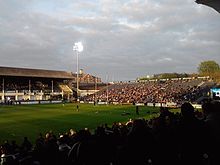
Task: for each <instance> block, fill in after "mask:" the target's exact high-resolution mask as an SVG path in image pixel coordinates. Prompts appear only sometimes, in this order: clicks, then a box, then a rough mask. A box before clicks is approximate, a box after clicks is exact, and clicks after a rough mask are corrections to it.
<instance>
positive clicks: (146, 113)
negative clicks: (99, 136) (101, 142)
mask: <svg viewBox="0 0 220 165" xmlns="http://www.w3.org/2000/svg"><path fill="white" fill-rule="evenodd" d="M158 112H159V109H158V108H153V107H145V106H143V107H140V108H139V113H140V114H139V115H136V112H135V106H133V105H96V106H94V105H93V104H79V111H77V109H76V104H72V103H68V104H65V105H63V104H44V105H11V106H6V105H4V106H3V105H2V106H0V144H2V143H3V141H4V140H6V139H7V140H9V141H11V140H16V141H17V143H20V142H21V141H22V140H23V137H24V136H27V137H28V138H29V139H30V140H31V141H32V142H34V141H35V139H36V138H37V136H38V135H39V133H42V134H45V133H46V132H48V131H53V132H54V133H55V134H56V135H58V134H59V133H64V132H66V131H68V130H69V129H70V128H72V129H74V130H76V131H77V130H79V129H83V128H89V129H90V130H91V131H92V130H94V128H96V127H97V126H98V125H101V124H105V123H107V124H109V125H111V124H112V123H113V122H126V121H128V120H129V119H130V118H131V119H135V118H151V117H153V116H155V115H158ZM125 113H129V114H128V115H123V114H125Z"/></svg>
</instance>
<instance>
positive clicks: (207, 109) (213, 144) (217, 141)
mask: <svg viewBox="0 0 220 165" xmlns="http://www.w3.org/2000/svg"><path fill="white" fill-rule="evenodd" d="M202 109H203V112H204V114H205V123H206V126H207V128H208V131H209V132H208V134H209V139H207V140H206V141H207V142H208V146H209V148H208V156H209V158H210V161H211V162H210V164H211V165H219V164H220V153H219V151H218V150H219V148H220V111H219V110H220V102H218V101H213V102H207V103H204V104H203V105H202Z"/></svg>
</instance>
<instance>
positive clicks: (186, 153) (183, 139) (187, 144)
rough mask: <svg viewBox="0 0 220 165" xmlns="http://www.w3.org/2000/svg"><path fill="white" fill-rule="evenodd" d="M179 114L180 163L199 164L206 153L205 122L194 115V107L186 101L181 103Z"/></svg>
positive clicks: (202, 161)
mask: <svg viewBox="0 0 220 165" xmlns="http://www.w3.org/2000/svg"><path fill="white" fill-rule="evenodd" d="M181 114H182V118H181V120H180V124H179V127H178V129H177V131H178V134H177V135H178V136H179V137H178V139H179V156H180V160H181V163H182V164H183V165H185V164H200V165H201V164H203V163H204V157H203V155H204V154H205V153H207V148H206V147H205V146H206V145H205V142H206V140H207V133H208V132H207V129H206V127H205V123H204V122H203V121H202V120H198V119H197V118H196V117H195V114H194V107H193V106H192V105H191V104H190V103H188V102H186V103H183V104H182V106H181Z"/></svg>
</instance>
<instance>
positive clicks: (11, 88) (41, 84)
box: [0, 67, 101, 104]
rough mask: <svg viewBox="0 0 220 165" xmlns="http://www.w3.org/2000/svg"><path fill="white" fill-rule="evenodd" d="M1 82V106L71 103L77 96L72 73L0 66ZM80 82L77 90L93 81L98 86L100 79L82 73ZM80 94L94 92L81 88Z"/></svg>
mask: <svg viewBox="0 0 220 165" xmlns="http://www.w3.org/2000/svg"><path fill="white" fill-rule="evenodd" d="M0 81H1V83H0V102H1V103H2V104H12V103H13V104H23V103H25V104H26V103H34V104H36V103H39V102H40V101H41V103H43V102H45V100H46V101H47V100H49V101H53V100H56V102H57V101H61V100H68V101H70V100H74V98H75V97H76V96H75V95H76V92H75V91H76V89H75V86H76V74H75V73H74V74H73V73H71V72H66V71H52V70H42V69H29V68H12V67H0ZM79 82H80V83H82V85H81V84H80V88H81V87H82V88H85V87H84V86H86V85H87V86H88V87H90V88H91V84H94V82H95V83H97V84H100V83H101V79H100V78H97V77H95V76H92V75H90V74H85V73H83V72H82V71H81V73H80V74H79ZM83 84H84V85H83ZM85 84H86V85H85ZM98 86H99V85H98ZM88 87H87V88H88ZM81 93H82V94H84V95H87V94H88V93H89V94H91V93H94V88H93V90H90V91H88V89H86V90H84V89H82V90H81V89H80V94H81ZM42 100H43V101H42ZM47 102H48V101H47ZM47 102H46V103H47Z"/></svg>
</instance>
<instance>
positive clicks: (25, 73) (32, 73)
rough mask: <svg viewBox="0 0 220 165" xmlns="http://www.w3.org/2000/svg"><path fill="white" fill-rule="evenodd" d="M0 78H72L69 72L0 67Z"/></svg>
mask: <svg viewBox="0 0 220 165" xmlns="http://www.w3.org/2000/svg"><path fill="white" fill-rule="evenodd" d="M0 76H16V77H41V78H57V79H73V78H74V76H73V75H72V73H71V72H66V71H54V70H43V69H29V68H12V67H1V66H0Z"/></svg>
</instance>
